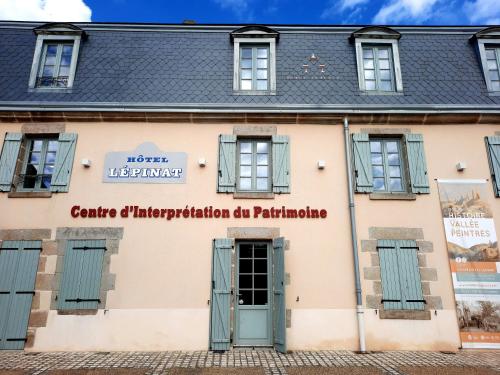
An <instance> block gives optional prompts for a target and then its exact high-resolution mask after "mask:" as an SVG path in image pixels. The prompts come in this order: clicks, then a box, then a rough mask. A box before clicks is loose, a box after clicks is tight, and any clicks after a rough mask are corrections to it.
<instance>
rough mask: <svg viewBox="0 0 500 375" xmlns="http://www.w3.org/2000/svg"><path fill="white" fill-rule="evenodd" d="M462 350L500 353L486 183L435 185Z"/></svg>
mask: <svg viewBox="0 0 500 375" xmlns="http://www.w3.org/2000/svg"><path fill="white" fill-rule="evenodd" d="M438 186H439V198H440V201H441V212H442V215H443V223H444V228H445V232H446V241H447V247H448V258H449V261H450V268H451V274H452V278H453V288H454V291H455V301H456V308H457V316H458V323H459V326H460V338H461V340H462V347H464V348H496V349H500V256H499V251H498V243H497V236H496V231H495V223H494V220H493V213H492V210H491V207H490V204H489V203H488V202H487V201H486V196H487V190H486V189H487V185H486V181H485V180H438Z"/></svg>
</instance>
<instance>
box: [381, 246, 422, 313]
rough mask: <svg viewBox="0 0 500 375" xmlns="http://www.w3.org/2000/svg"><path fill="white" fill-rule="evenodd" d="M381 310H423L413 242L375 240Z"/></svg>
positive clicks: (418, 270)
mask: <svg viewBox="0 0 500 375" xmlns="http://www.w3.org/2000/svg"><path fill="white" fill-rule="evenodd" d="M377 250H378V253H379V257H380V276H381V279H382V303H383V306H384V310H423V309H424V306H425V305H424V304H425V300H424V297H423V294H422V283H421V278H420V269H419V266H418V258H417V250H418V247H417V244H416V242H415V241H413V240H378V241H377Z"/></svg>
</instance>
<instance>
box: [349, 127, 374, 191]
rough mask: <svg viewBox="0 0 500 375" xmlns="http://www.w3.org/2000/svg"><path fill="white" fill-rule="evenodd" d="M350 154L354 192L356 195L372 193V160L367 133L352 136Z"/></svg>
mask: <svg viewBox="0 0 500 375" xmlns="http://www.w3.org/2000/svg"><path fill="white" fill-rule="evenodd" d="M352 152H353V158H352V161H353V166H354V185H355V190H356V192H358V193H371V192H372V191H373V176H372V160H371V153H370V138H369V135H368V134H367V133H355V134H353V135H352Z"/></svg>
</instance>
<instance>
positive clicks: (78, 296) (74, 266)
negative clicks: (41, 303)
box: [59, 240, 106, 310]
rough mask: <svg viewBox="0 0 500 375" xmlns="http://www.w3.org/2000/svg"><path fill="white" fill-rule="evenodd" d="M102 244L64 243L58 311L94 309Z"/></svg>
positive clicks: (98, 284)
mask: <svg viewBox="0 0 500 375" xmlns="http://www.w3.org/2000/svg"><path fill="white" fill-rule="evenodd" d="M105 246H106V242H105V241H104V240H82V241H73V240H71V241H68V244H67V248H66V252H65V254H64V268H63V275H62V281H61V290H60V293H59V309H61V310H74V309H97V308H98V306H99V303H100V299H99V296H100V289H101V275H102V264H103V258H104V251H105Z"/></svg>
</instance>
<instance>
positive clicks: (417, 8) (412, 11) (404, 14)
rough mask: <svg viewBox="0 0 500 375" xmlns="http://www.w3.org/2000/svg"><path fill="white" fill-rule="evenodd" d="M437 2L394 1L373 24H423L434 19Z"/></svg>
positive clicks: (377, 15)
mask: <svg viewBox="0 0 500 375" xmlns="http://www.w3.org/2000/svg"><path fill="white" fill-rule="evenodd" d="M493 1H495V0H493ZM437 2H438V0H392V1H390V2H389V3H388V4H387V5H384V6H383V7H382V8H381V9H380V10H379V11H378V13H377V14H376V15H375V17H373V23H375V24H396V23H398V22H400V21H401V20H405V21H406V22H416V23H419V22H423V21H425V20H427V19H430V18H432V17H433V7H434V5H436V3H437Z"/></svg>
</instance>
